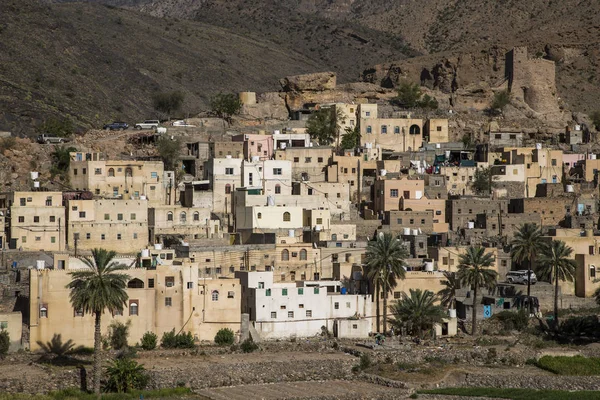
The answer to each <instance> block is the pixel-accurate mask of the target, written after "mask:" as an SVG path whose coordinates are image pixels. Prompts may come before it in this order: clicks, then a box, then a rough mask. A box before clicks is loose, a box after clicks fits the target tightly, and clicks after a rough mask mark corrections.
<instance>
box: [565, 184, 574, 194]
mask: <svg viewBox="0 0 600 400" xmlns="http://www.w3.org/2000/svg"><path fill="white" fill-rule="evenodd" d="M566 191H567V193H573V192H574V189H573V185H567V186H566Z"/></svg>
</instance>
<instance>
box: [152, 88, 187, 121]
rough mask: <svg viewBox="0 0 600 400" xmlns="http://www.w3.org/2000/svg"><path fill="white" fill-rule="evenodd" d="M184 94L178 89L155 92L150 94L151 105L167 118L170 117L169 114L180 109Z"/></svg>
mask: <svg viewBox="0 0 600 400" xmlns="http://www.w3.org/2000/svg"><path fill="white" fill-rule="evenodd" d="M184 99H185V94H184V93H182V92H180V91H177V90H176V91H173V92H156V93H154V94H153V95H152V105H153V106H154V109H155V110H156V111H158V112H161V113H163V114H165V116H166V117H167V119H169V120H170V119H171V114H173V113H174V112H177V111H179V110H180V109H181V106H182V105H183V100H184Z"/></svg>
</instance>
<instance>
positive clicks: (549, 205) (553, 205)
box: [509, 196, 575, 227]
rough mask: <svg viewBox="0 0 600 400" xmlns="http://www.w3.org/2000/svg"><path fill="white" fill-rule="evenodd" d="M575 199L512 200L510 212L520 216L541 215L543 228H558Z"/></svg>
mask: <svg viewBox="0 0 600 400" xmlns="http://www.w3.org/2000/svg"><path fill="white" fill-rule="evenodd" d="M574 204H575V199H573V198H571V197H567V196H564V197H534V198H528V199H511V200H510V205H509V212H510V213H514V214H517V215H520V214H539V215H540V223H541V225H542V226H545V227H549V226H558V225H559V224H560V223H561V222H562V221H563V220H564V219H565V214H566V212H567V210H568V211H571V206H572V205H574Z"/></svg>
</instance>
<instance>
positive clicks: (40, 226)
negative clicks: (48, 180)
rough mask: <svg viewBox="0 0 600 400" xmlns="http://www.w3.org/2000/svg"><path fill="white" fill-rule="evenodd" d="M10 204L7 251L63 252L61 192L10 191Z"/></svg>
mask: <svg viewBox="0 0 600 400" xmlns="http://www.w3.org/2000/svg"><path fill="white" fill-rule="evenodd" d="M11 203H12V205H11V207H10V247H11V248H13V249H17V248H19V249H22V250H33V251H37V250H45V251H61V250H64V249H65V246H66V243H65V207H64V206H63V197H62V193H61V192H14V193H13V194H12V202H11Z"/></svg>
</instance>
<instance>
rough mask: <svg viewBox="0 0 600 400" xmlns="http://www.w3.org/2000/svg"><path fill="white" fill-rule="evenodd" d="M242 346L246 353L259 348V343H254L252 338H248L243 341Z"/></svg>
mask: <svg viewBox="0 0 600 400" xmlns="http://www.w3.org/2000/svg"><path fill="white" fill-rule="evenodd" d="M240 348H241V349H242V351H243V352H244V353H252V352H253V351H255V350H258V345H257V344H256V343H254V340H252V338H248V339H246V340H244V341H243V342H242V344H241V345H240Z"/></svg>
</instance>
